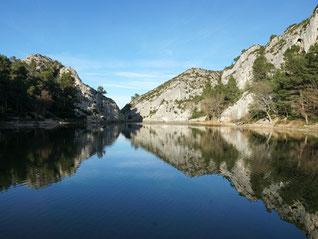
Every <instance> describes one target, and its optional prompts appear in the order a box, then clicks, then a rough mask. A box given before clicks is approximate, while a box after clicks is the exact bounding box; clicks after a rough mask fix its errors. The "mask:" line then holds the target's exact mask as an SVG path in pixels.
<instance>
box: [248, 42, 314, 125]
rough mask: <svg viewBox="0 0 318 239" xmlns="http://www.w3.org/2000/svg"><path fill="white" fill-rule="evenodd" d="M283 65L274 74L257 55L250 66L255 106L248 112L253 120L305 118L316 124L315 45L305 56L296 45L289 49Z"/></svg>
mask: <svg viewBox="0 0 318 239" xmlns="http://www.w3.org/2000/svg"><path fill="white" fill-rule="evenodd" d="M284 59H285V63H284V64H283V65H282V67H281V69H279V70H276V69H275V68H274V66H273V65H272V64H271V63H269V62H268V61H267V59H266V57H265V56H264V51H263V50H260V51H259V56H258V58H257V59H256V60H255V62H254V65H253V73H254V80H253V84H252V87H251V91H252V92H253V93H254V94H255V102H254V104H253V105H252V106H251V108H250V113H251V116H252V117H253V118H255V119H258V118H262V117H264V116H265V115H267V117H268V119H269V120H270V121H272V117H273V116H274V117H283V118H285V117H286V118H289V119H296V118H300V117H302V118H304V119H305V121H306V123H308V122H309V120H310V119H311V120H316V119H317V117H318V45H317V44H316V45H314V46H312V47H311V48H310V49H309V51H308V52H307V53H305V52H304V51H302V50H301V49H300V47H299V46H298V45H294V46H292V47H291V48H290V49H288V50H287V51H286V52H285V54H284Z"/></svg>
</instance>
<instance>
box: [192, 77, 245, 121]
mask: <svg viewBox="0 0 318 239" xmlns="http://www.w3.org/2000/svg"><path fill="white" fill-rule="evenodd" d="M241 94H242V92H241V91H240V89H239V88H238V87H237V84H236V80H235V79H234V77H233V76H231V77H230V78H229V81H228V83H227V84H223V83H222V82H221V81H219V83H218V84H217V85H215V86H214V87H213V88H212V86H211V83H210V82H207V83H206V85H205V87H204V90H203V94H202V97H203V100H202V102H201V109H202V111H203V112H204V113H205V114H206V115H207V116H208V118H209V119H211V118H213V119H215V118H218V117H219V116H220V114H221V113H222V112H223V110H224V109H225V108H227V107H228V106H230V105H232V104H234V103H235V102H236V101H237V100H238V99H239V98H240V96H241ZM194 113H197V112H196V111H194Z"/></svg>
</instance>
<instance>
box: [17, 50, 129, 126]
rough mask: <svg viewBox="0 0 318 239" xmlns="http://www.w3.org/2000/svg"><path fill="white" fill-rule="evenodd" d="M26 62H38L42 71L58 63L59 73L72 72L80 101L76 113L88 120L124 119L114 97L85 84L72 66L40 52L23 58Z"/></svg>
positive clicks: (37, 65)
mask: <svg viewBox="0 0 318 239" xmlns="http://www.w3.org/2000/svg"><path fill="white" fill-rule="evenodd" d="M23 61H24V62H26V63H28V64H31V63H32V62H33V63H35V64H36V70H37V71H41V70H43V69H45V68H46V65H48V64H49V65H52V64H56V67H57V68H58V69H59V75H61V74H63V73H67V72H70V73H71V75H72V76H73V78H74V79H75V86H76V88H77V90H78V91H77V98H78V103H76V105H75V106H76V112H75V113H76V114H77V115H78V116H84V117H86V119H87V120H88V121H91V122H92V121H95V122H97V121H121V120H123V119H124V117H123V115H122V113H121V112H120V110H119V108H118V106H117V104H116V103H115V101H113V100H112V99H110V98H108V97H105V96H104V95H102V94H100V93H98V92H97V91H96V90H94V89H93V88H92V87H90V86H88V85H86V84H84V83H83V82H82V81H81V79H80V78H79V76H78V74H77V72H76V71H75V70H74V69H72V68H71V67H65V66H63V65H62V64H60V63H59V62H57V61H54V60H53V59H51V58H49V57H47V56H42V55H40V54H35V55H28V56H26V57H25V58H24V59H23Z"/></svg>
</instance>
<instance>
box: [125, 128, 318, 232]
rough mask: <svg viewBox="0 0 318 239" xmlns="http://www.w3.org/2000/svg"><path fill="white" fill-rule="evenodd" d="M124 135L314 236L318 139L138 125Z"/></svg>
mask: <svg viewBox="0 0 318 239" xmlns="http://www.w3.org/2000/svg"><path fill="white" fill-rule="evenodd" d="M130 140H131V142H132V144H133V145H135V146H136V147H142V148H144V149H146V150H147V151H149V152H151V153H153V154H155V155H157V156H158V157H159V158H161V159H162V160H164V161H166V162H167V163H169V164H171V165H172V166H174V167H176V168H177V169H178V170H180V171H182V172H183V173H184V174H186V175H188V176H190V177H193V176H201V175H205V174H220V175H222V176H223V177H225V178H226V179H228V180H229V181H230V183H231V184H232V185H233V187H235V188H236V190H237V191H238V192H239V194H240V195H241V196H244V197H246V198H248V199H250V200H252V201H256V200H262V201H263V203H264V204H265V206H266V208H267V209H268V210H269V211H270V210H272V209H273V210H276V211H277V212H278V213H279V215H280V217H281V219H282V220H285V221H288V222H291V223H293V224H294V225H296V226H297V227H298V228H299V229H301V230H303V231H304V233H305V234H306V235H307V237H308V238H318V212H317V211H318V140H317V138H316V137H311V136H308V135H307V136H306V135H302V134H299V133H295V134H294V135H289V134H286V133H275V132H267V133H264V132H255V131H245V132H242V131H240V130H236V129H233V128H209V127H207V128H202V127H201V128H197V127H188V126H174V127H171V126H165V125H144V126H143V127H142V128H141V129H140V130H139V131H138V132H137V133H136V134H135V135H133V136H130Z"/></svg>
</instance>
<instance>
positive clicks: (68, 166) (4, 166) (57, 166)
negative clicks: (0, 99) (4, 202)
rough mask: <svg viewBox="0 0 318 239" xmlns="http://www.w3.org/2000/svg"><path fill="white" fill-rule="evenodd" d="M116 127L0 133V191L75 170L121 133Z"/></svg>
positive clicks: (41, 183) (51, 179) (49, 180)
mask: <svg viewBox="0 0 318 239" xmlns="http://www.w3.org/2000/svg"><path fill="white" fill-rule="evenodd" d="M120 131H121V130H120V129H119V127H118V126H107V127H103V128H95V129H94V128H92V129H88V128H82V129H80V128H77V129H71V128H70V129H65V128H63V129H55V130H50V131H46V130H29V131H24V132H18V133H16V132H12V131H8V132H4V131H1V132H0V191H1V190H4V189H8V188H10V187H11V186H14V185H17V184H21V183H25V184H26V185H28V186H29V187H31V188H40V187H43V186H47V185H49V184H51V183H54V182H58V181H60V180H61V179H62V178H63V177H66V176H70V175H72V174H73V173H75V172H76V170H77V168H78V167H79V165H80V164H81V162H82V161H83V160H85V159H87V158H89V157H90V156H92V155H94V154H96V153H97V155H98V156H99V157H100V156H102V155H103V154H104V153H105V152H104V148H105V146H107V145H111V144H112V143H113V142H114V141H115V140H116V139H117V137H118V135H119V133H120Z"/></svg>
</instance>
